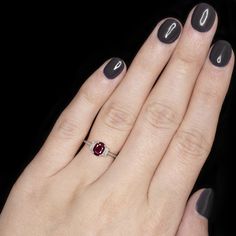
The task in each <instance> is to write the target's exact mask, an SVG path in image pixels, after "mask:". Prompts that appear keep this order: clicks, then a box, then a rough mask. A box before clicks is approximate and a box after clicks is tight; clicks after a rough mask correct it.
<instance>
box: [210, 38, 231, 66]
mask: <svg viewBox="0 0 236 236" xmlns="http://www.w3.org/2000/svg"><path fill="white" fill-rule="evenodd" d="M231 55H232V47H231V45H230V43H228V42H227V41H224V40H219V41H217V42H216V43H215V44H214V46H213V47H212V49H211V52H210V56H209V58H210V61H211V63H212V64H213V65H215V66H218V67H223V66H226V65H227V64H228V63H229V61H230V58H231Z"/></svg>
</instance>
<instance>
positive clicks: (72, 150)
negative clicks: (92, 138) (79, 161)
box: [30, 58, 125, 175]
mask: <svg viewBox="0 0 236 236" xmlns="http://www.w3.org/2000/svg"><path fill="white" fill-rule="evenodd" d="M115 67H117V68H116V69H114V68H115ZM124 75H125V64H124V62H123V61H122V60H121V59H119V58H113V59H112V60H110V61H109V62H108V63H107V64H104V65H102V66H101V67H100V68H99V69H98V70H97V71H96V72H95V73H94V74H92V75H91V76H90V77H89V78H88V80H87V81H86V82H85V83H84V84H83V85H82V87H81V88H80V90H79V92H78V94H77V95H76V96H75V98H74V99H73V100H72V101H71V103H70V104H69V106H68V107H67V108H66V109H65V110H64V111H63V112H62V114H61V115H60V117H59V119H58V120H57V122H56V124H55V126H54V128H53V130H52V132H51V133H50V135H49V137H48V139H47V140H46V142H45V144H44V145H43V147H42V149H41V150H40V152H39V153H38V154H37V156H36V158H35V159H34V161H33V162H32V163H31V165H30V166H31V168H34V169H35V168H36V169H38V170H39V172H40V173H41V174H42V172H45V173H46V175H52V174H53V173H55V172H57V171H58V170H60V169H62V168H63V167H64V166H65V165H67V164H68V163H69V162H70V161H71V160H72V159H73V157H74V156H75V154H76V152H77V150H78V148H79V146H80V145H81V144H82V142H83V139H84V138H85V136H86V135H87V133H88V131H89V129H90V126H91V124H92V122H93V120H94V118H95V116H96V114H97V112H98V111H99V109H100V108H101V106H102V105H103V104H104V102H105V101H106V100H107V99H108V97H109V96H110V95H111V93H112V92H113V90H114V89H115V87H116V86H117V85H118V84H119V82H120V80H121V79H122V77H123V76H124Z"/></svg>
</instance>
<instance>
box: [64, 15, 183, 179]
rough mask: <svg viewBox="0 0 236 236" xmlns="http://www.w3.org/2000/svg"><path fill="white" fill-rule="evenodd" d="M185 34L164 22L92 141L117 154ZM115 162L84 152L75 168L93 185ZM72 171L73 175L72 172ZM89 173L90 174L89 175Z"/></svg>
mask: <svg viewBox="0 0 236 236" xmlns="http://www.w3.org/2000/svg"><path fill="white" fill-rule="evenodd" d="M180 33H181V25H180V23H179V22H178V21H177V20H175V19H166V20H165V21H162V22H160V23H159V24H158V25H157V27H156V28H155V30H154V31H153V32H152V34H151V35H150V37H149V38H148V39H147V41H146V42H145V43H144V45H143V47H142V48H141V49H140V51H139V52H138V54H137V56H136V57H135V59H134V61H133V63H132V64H131V66H130V68H129V70H128V72H127V74H126V76H125V78H124V79H123V81H122V83H121V84H120V86H119V87H118V88H117V89H116V90H115V92H114V93H113V94H112V96H111V97H110V99H109V100H108V101H107V102H106V104H105V105H104V106H103V108H102V110H101V111H100V113H99V115H98V117H97V119H96V121H95V123H94V125H93V127H92V130H91V132H90V135H89V138H88V140H89V141H93V140H99V141H101V142H103V143H105V144H106V145H107V146H108V147H109V148H110V149H111V151H112V152H114V153H117V152H119V151H120V149H121V147H122V146H123V144H124V142H125V140H126V138H127V136H128V134H129V133H130V131H131V129H132V127H133V125H134V122H135V120H136V117H137V115H138V113H139V111H140V109H141V107H142V105H143V103H144V101H145V99H146V97H147V96H148V94H149V92H150V90H151V88H152V86H153V84H154V83H155V81H156V79H157V77H158V76H159V74H160V73H161V71H162V70H163V67H164V66H165V64H166V63H167V61H168V60H169V58H170V56H171V54H172V52H173V50H174V48H175V46H176V44H177V39H178V37H179V35H180ZM112 161H113V158H112V157H109V156H108V157H107V158H103V159H102V160H101V157H98V158H96V157H95V156H94V155H93V154H92V153H91V152H90V150H89V148H88V147H87V146H85V147H84V148H82V150H81V151H80V153H79V154H78V156H77V158H75V159H74V161H73V163H72V164H71V168H72V169H74V170H75V171H76V173H78V174H79V175H80V174H81V173H83V176H87V177H86V179H87V181H89V182H91V181H93V180H95V179H96V178H97V177H99V176H100V175H101V174H102V173H103V172H104V171H105V170H106V169H107V167H108V166H109V165H110V164H111V163H112ZM79 170H82V171H79ZM68 171H71V169H70V170H69V169H68ZM86 172H87V173H86Z"/></svg>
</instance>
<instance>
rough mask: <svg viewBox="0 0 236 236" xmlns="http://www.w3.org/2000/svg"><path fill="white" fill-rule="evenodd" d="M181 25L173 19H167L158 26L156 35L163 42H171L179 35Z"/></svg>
mask: <svg viewBox="0 0 236 236" xmlns="http://www.w3.org/2000/svg"><path fill="white" fill-rule="evenodd" d="M180 32H181V25H180V23H179V22H178V21H177V20H175V19H167V20H165V21H164V22H163V23H162V25H161V26H160V28H159V30H158V33H157V37H158V38H159V40H160V41H161V42H163V43H168V44H169V43H173V42H174V41H175V40H176V39H177V38H178V37H179V35H180Z"/></svg>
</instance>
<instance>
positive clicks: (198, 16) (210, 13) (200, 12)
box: [191, 3, 216, 32]
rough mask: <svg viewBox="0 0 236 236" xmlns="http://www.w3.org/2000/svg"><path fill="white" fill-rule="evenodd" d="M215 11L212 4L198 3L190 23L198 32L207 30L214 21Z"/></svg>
mask: <svg viewBox="0 0 236 236" xmlns="http://www.w3.org/2000/svg"><path fill="white" fill-rule="evenodd" d="M215 18H216V12H215V10H214V8H213V7H212V6H210V5H209V4H206V3H200V4H198V5H197V6H196V8H195V10H194V12H193V15H192V20H191V24H192V26H193V28H194V29H195V30H197V31H199V32H207V31H209V30H210V29H211V27H212V26H213V24H214V22H215Z"/></svg>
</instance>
